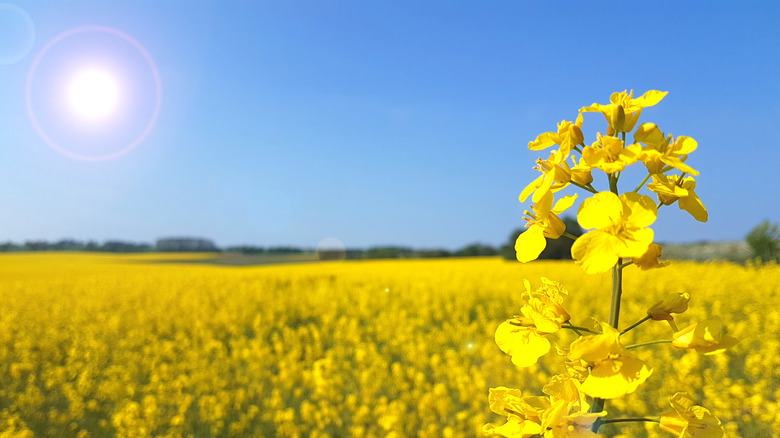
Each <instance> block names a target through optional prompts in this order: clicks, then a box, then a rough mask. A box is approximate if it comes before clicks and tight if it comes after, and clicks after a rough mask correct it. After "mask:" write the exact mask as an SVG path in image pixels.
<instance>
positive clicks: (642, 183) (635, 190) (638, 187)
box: [634, 172, 652, 193]
mask: <svg viewBox="0 0 780 438" xmlns="http://www.w3.org/2000/svg"><path fill="white" fill-rule="evenodd" d="M651 176H652V175H651V174H650V173H649V172H648V173H647V176H646V177H645V179H643V180H642V182H641V183H639V185H638V186H636V188H635V189H634V193H636V192H638V191H640V190H641V189H642V187H644V186H645V183H646V182H647V180H649V179H650V177H651Z"/></svg>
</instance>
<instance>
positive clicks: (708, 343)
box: [672, 317, 738, 355]
mask: <svg viewBox="0 0 780 438" xmlns="http://www.w3.org/2000/svg"><path fill="white" fill-rule="evenodd" d="M737 342H738V341H737V338H734V337H731V336H728V335H725V334H723V328H722V326H721V324H720V319H718V318H717V317H716V318H710V319H708V320H706V321H702V322H699V323H696V324H693V325H691V326H689V327H686V328H684V329H682V330H680V331H678V332H676V333H675V334H674V335H673V336H672V345H673V346H674V347H677V348H684V349H694V350H696V351H697V352H699V353H702V354H707V355H709V354H717V353H722V352H724V351H725V350H726V349H727V348H729V347H732V346H734V345H735V344H736V343H737Z"/></svg>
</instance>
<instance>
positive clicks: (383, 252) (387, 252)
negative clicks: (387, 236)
mask: <svg viewBox="0 0 780 438" xmlns="http://www.w3.org/2000/svg"><path fill="white" fill-rule="evenodd" d="M413 255H414V251H413V250H412V248H408V247H405V246H375V247H372V248H369V249H368V251H366V258H368V259H397V258H409V257H412V256H413Z"/></svg>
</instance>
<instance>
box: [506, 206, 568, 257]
mask: <svg viewBox="0 0 780 438" xmlns="http://www.w3.org/2000/svg"><path fill="white" fill-rule="evenodd" d="M561 220H562V221H563V223H564V224H565V225H566V232H567V233H569V234H571V235H572V236H575V237H579V236H581V235H582V234H583V230H582V228H581V227H580V224H578V223H577V219H574V218H573V217H570V216H566V217H564V218H562V219H561ZM525 230H526V228H518V229H516V230H514V231H513V232H512V234H511V235H510V236H509V241H508V242H507V243H506V244H505V245H504V246H502V247H501V250H500V254H501V256H502V257H504V258H505V259H507V260H516V259H517V256H516V253H515V241H517V238H518V237H519V236H520V234H522V233H523V232H525ZM573 244H574V241H573V240H571V239H570V238H568V237H565V236H561V237H560V238H558V239H550V238H547V247H545V248H544V251H542V253H541V254H539V260H571V246H572V245H573Z"/></svg>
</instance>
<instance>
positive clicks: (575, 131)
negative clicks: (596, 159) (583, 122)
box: [570, 125, 585, 145]
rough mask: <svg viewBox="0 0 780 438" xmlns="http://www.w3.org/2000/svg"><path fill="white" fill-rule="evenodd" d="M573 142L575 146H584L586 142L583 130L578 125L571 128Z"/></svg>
mask: <svg viewBox="0 0 780 438" xmlns="http://www.w3.org/2000/svg"><path fill="white" fill-rule="evenodd" d="M570 129H571V142H572V143H573V144H575V145H577V144H583V143H584V142H585V136H584V135H582V129H580V127H579V126H577V125H572V126H571V128H570Z"/></svg>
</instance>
